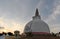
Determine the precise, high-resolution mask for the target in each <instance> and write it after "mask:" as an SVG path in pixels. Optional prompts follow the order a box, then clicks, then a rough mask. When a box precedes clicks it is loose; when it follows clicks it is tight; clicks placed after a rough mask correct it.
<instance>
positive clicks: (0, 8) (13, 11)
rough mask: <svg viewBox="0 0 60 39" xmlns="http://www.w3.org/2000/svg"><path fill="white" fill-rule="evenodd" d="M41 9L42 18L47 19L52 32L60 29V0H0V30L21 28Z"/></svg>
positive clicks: (21, 29)
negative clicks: (36, 10)
mask: <svg viewBox="0 0 60 39" xmlns="http://www.w3.org/2000/svg"><path fill="white" fill-rule="evenodd" d="M36 8H38V9H39V13H40V15H41V19H42V20H43V21H45V22H46V23H47V24H48V25H49V27H50V31H51V32H59V30H60V0H0V27H4V28H3V29H2V28H1V29H0V31H5V32H7V31H11V32H13V31H14V30H20V31H21V32H23V29H24V26H25V24H26V23H28V22H29V21H30V20H32V17H33V16H34V14H35V9H36Z"/></svg>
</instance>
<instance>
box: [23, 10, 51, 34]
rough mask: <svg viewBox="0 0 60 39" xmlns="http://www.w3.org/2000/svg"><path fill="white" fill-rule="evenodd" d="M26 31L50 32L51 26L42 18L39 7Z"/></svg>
mask: <svg viewBox="0 0 60 39" xmlns="http://www.w3.org/2000/svg"><path fill="white" fill-rule="evenodd" d="M24 32H25V33H28V32H32V33H33V34H48V33H50V29H49V26H48V24H46V23H45V22H44V21H43V20H41V16H40V15H39V12H38V9H36V13H35V16H33V20H32V21H30V22H28V23H27V24H26V26H25V29H24Z"/></svg>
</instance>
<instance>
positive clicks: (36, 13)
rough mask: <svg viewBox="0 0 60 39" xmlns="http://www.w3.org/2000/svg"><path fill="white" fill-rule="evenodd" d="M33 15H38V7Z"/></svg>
mask: <svg viewBox="0 0 60 39" xmlns="http://www.w3.org/2000/svg"><path fill="white" fill-rule="evenodd" d="M35 16H39V12H38V8H36V12H35Z"/></svg>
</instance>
